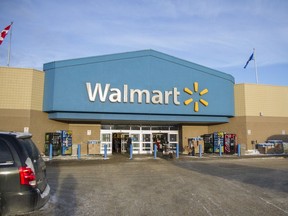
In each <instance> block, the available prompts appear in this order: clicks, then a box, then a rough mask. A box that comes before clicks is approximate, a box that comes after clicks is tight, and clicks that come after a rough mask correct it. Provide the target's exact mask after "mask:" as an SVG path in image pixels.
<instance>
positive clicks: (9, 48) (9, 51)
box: [7, 22, 13, 67]
mask: <svg viewBox="0 0 288 216" xmlns="http://www.w3.org/2000/svg"><path fill="white" fill-rule="evenodd" d="M12 24H13V22H11V28H10V39H9V46H8V61H7V66H8V67H9V65H10V54H11V38H12V28H13V27H12Z"/></svg>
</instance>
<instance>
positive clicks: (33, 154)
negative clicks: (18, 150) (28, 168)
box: [19, 139, 40, 160]
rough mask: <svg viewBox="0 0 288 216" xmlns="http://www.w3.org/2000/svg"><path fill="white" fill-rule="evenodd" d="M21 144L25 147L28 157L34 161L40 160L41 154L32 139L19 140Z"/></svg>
mask: <svg viewBox="0 0 288 216" xmlns="http://www.w3.org/2000/svg"><path fill="white" fill-rule="evenodd" d="M19 142H20V143H21V144H22V145H23V146H24V147H25V149H26V150H27V153H28V156H29V157H30V158H31V159H32V160H37V159H38V158H39V155H40V152H39V150H38V149H37V147H36V145H35V144H34V143H33V141H32V140H31V139H19Z"/></svg>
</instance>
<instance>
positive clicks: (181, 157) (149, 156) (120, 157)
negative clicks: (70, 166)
mask: <svg viewBox="0 0 288 216" xmlns="http://www.w3.org/2000/svg"><path fill="white" fill-rule="evenodd" d="M42 157H43V159H44V161H50V158H49V156H42ZM273 157H285V158H286V157H288V154H284V153H283V154H260V153H257V152H255V153H254V152H247V153H246V154H245V155H241V156H238V155H237V154H232V155H231V154H222V155H221V156H220V155H219V154H215V153H213V154H207V153H203V154H202V156H201V157H200V156H199V155H195V156H191V155H187V154H180V155H179V158H178V159H177V158H176V155H173V158H170V157H167V156H164V157H163V156H159V154H158V156H157V157H156V159H167V160H193V159H194V160H195V159H197V160H201V159H243V158H273ZM110 159H112V160H117V161H119V160H123V161H124V160H127V161H129V160H150V159H153V160H155V158H154V155H153V154H145V155H142V154H141V155H139V154H134V155H133V158H132V159H130V158H129V155H128V154H113V155H108V156H107V158H106V159H105V158H104V155H81V156H80V159H78V156H77V155H65V156H62V155H59V156H53V157H52V160H53V161H59V160H110Z"/></svg>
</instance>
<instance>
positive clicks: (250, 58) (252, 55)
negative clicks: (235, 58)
mask: <svg viewBox="0 0 288 216" xmlns="http://www.w3.org/2000/svg"><path fill="white" fill-rule="evenodd" d="M251 60H254V52H253V53H252V54H251V56H250V57H249V59H248V61H247V62H246V64H245V66H244V68H246V67H247V65H248V63H249V62H250V61H251Z"/></svg>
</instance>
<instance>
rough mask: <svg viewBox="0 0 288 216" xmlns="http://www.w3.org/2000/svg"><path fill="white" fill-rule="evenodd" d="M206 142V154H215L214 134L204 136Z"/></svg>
mask: <svg viewBox="0 0 288 216" xmlns="http://www.w3.org/2000/svg"><path fill="white" fill-rule="evenodd" d="M202 138H203V142H204V152H205V153H213V134H204V135H202Z"/></svg>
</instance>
